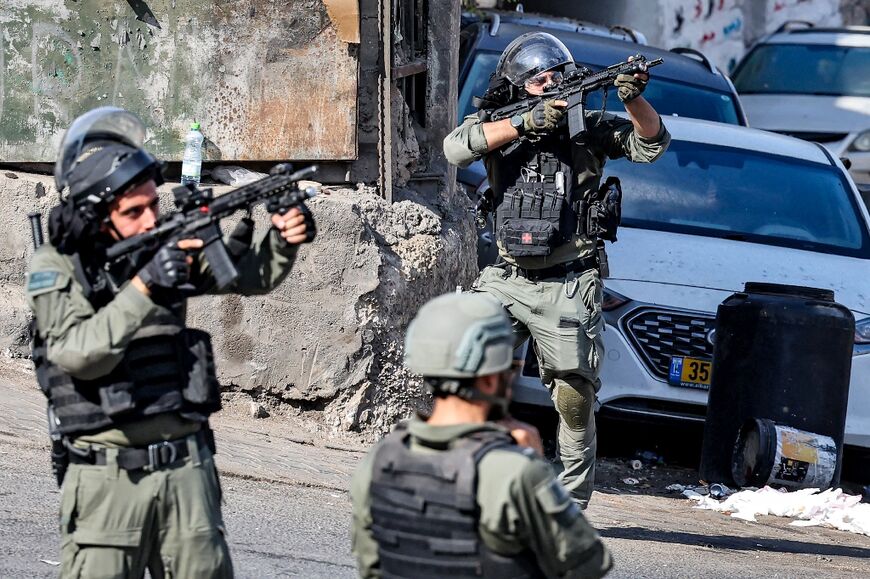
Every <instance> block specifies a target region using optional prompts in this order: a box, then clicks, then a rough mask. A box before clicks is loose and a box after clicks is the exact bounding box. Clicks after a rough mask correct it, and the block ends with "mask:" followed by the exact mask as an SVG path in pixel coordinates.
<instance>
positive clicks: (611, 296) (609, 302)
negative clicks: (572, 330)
mask: <svg viewBox="0 0 870 579" xmlns="http://www.w3.org/2000/svg"><path fill="white" fill-rule="evenodd" d="M630 301H631V300H630V299H629V298H627V297H625V296H623V295H620V294H618V293H616V292H615V291H613V290H609V289H606V288H605V289H604V291H603V292H602V300H601V309H602V310H604V311H605V312H610V311H612V310H615V309H616V308H618V307H621V306H624V305H625V304H627V303H628V302H630ZM868 321H870V320H868ZM868 343H870V342H868Z"/></svg>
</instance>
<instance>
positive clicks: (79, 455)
mask: <svg viewBox="0 0 870 579" xmlns="http://www.w3.org/2000/svg"><path fill="white" fill-rule="evenodd" d="M206 430H207V429H203V430H200V431H199V432H197V433H196V434H192V435H191V436H193V437H194V438H196V446H197V448H198V449H201V448H204V447H208V448H210V449H211V450H212V452H214V442H212V440H213V438H212V437H211V436H210V435H208V434H206V432H205V431H206ZM209 434H210V431H209ZM188 438H189V437H185V438H179V439H177V440H164V441H161V442H155V443H154V444H149V445H148V446H142V447H125V448H119V449H118V458H117V461H118V466H119V467H121V468H123V469H124V470H128V471H132V470H144V471H145V472H152V471H155V470H159V469H161V468H163V467H166V466H169V465H171V464H173V463H175V462H178V461H180V460H182V459H184V458H187V457H188V456H189V455H190V447H189V446H188V444H187V439H188ZM69 458H70V462H71V463H74V464H90V465H95V466H105V465H106V448H105V447H94V446H91V447H89V448H88V449H87V450H85V449H81V448H76V447H73V446H70V452H69Z"/></svg>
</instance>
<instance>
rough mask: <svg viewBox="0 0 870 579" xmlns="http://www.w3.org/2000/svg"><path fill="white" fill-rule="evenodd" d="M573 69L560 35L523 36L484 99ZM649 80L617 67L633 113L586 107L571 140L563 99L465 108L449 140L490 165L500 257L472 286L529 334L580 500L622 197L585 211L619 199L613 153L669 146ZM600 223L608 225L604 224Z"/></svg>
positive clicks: (586, 489) (459, 152)
mask: <svg viewBox="0 0 870 579" xmlns="http://www.w3.org/2000/svg"><path fill="white" fill-rule="evenodd" d="M571 65H573V58H572V56H571V54H570V52H569V51H568V49H567V48H566V47H565V45H564V44H562V42H560V41H559V40H558V39H557V38H555V37H554V36H552V35H550V34H547V33H540V32H535V33H528V34H524V35H522V36H520V37H518V38H517V39H516V40H514V41H513V42H512V43H511V44H510V45H508V47H507V48H506V49H505V51H504V53H503V54H502V56H501V59H500V60H499V63H498V66H497V69H496V72H495V75H494V78H493V82H492V83H491V87H490V91H489V92H488V95H490V94H496V92H498V94H502V95H504V94H508V95H510V96H509V98H510V99H520V98H527V97H528V96H533V95H539V94H543V93H544V92H546V91H549V90H552V89H553V88H555V87H556V86H558V84H559V83H560V82H561V80H562V73H563V71H564V70H565V68H566V67H568V66H571ZM648 78H649V77H648V75H647V74H646V73H642V74H635V75H633V76H632V75H619V77H617V79H616V81H615V84H616V86H617V87H618V94H619V98H620V99H621V100H622V102H623V103H625V109H626V111H627V112H628V119H623V118H620V117H617V116H615V115H612V114H609V113H603V112H600V111H587V112H586V127H587V130H586V131H584V132H583V133H581V134H580V136H579V137H577V139H575V140H573V141H572V140H571V139H570V138H569V135H568V130H567V123H566V122H565V118H564V108H565V106H566V105H567V103H566V102H565V101H559V100H545V101H542V102H541V103H539V104H538V105H537V106H535V107H534V108H533V109H532V110H530V111H528V112H526V113H525V114H522V115H516V116H514V117H513V118H509V119H503V120H500V121H494V122H483V121H481V119H480V118H479V116H478V115H469V116H468V117H467V118H466V119H465V121H464V122H463V123H462V125H460V126H459V127H458V128H456V129H455V130H454V131H453V132H452V133H450V134H449V135H448V136H447V137H446V138H445V140H444V153H445V155H446V157H447V159H448V161H450V162H451V163H453V164H455V165H458V166H460V167H466V166H468V165H469V164H470V163H471V162H472V161H476V160H478V159H483V161H484V163H485V165H486V169H487V176H488V178H489V184H490V186H491V187H492V193H493V196H492V205H493V206H494V207H495V216H496V218H495V234H496V239H497V243H498V249H499V255H500V259H499V261H498V262H497V263H496V264H495V265H493V266H490V267H487V268H485V269H484V270H483V271H482V272H481V273H480V277H479V278H478V279H477V282H476V283H475V286H474V289H475V290H476V291H480V292H487V293H488V294H490V295H492V296H494V297H496V298H498V300H499V301H501V303H502V304H503V305H504V307H505V308H506V309H507V310H508V313H509V314H510V316H511V318H512V319H513V321H514V322H515V323H514V333H515V336H516V343H517V345H519V344H521V343H522V342H523V341H525V340H526V339H527V338H528V337H529V336H530V335H531V337H533V338H534V344H535V352H536V354H537V357H538V363H539V366H540V372H541V379H542V380H543V382H544V384H545V385H546V386H547V388H548V389H549V390H550V394H551V396H552V398H553V401H554V404H555V407H556V409H557V410H558V412H559V416H560V420H559V433H558V443H559V453H560V456H561V459H562V464H563V466H564V471H563V472H562V474H561V475H560V478H561V480H562V482H563V484H564V485H565V486H566V488H567V489H568V490H569V492H570V493H571V496H572V497H573V498H574V500H575V501H577V503H578V504H579V505H580V506H581V508H586V505H587V504H588V502H589V498H590V497H591V496H592V486H593V479H594V473H595V448H596V435H595V415H594V413H593V409H594V403H595V395H596V392H597V391H598V389H599V387H600V381H599V373H600V365H601V361H602V356H603V341H602V338H601V335H600V334H601V331H602V329H603V327H604V322H603V320H602V317H601V300H602V281H601V280H602V277H606V273H605V274H603V275H602V274H601V272H600V270H604V269H606V255H605V253H604V241H603V239H604V238H607V239H611V240H612V239H615V233H616V232H615V224H616V223H618V204H616V203H613V204H612V205H611V204H605V205H600V206H599V207H597V208H596V213H595V216H596V217H597V218H599V219H597V220H596V223H597V225H596V226H595V230H594V231H593V230H590V223H591V222H592V221H593V220H592V218H591V211H590V207H591V206H592V202H593V200H597V199H601V198H606V199H610V200H612V199H613V198H614V197H613V196H612V195H607V189H608V188H609V187H610V186H611V185H610V183H607V182H605V185H604V186H603V187H602V186H601V180H602V172H603V168H604V164H605V161H606V159H607V158H611V159H615V158H620V157H626V158H628V159H629V160H631V161H634V162H637V163H650V162H652V161H654V160H656V159H657V158H658V157H659V156H661V155H662V153H664V151H665V149H666V148H667V145H668V143H669V142H670V136H669V134H668V132H667V130H666V129H665V126H664V124H663V123H662V121H661V119H660V117H659V115H658V114H657V113H656V112H655V110H653V108H652V106H650V104H649V103H648V102H647V101H645V100H644V98H643V97H642V96H640V95H641V93H642V92H643V90H644V87H645V86H646V84H647V81H648ZM493 89H500V91H495V90H493ZM488 95H485V97H484V101H485V102H486V99H487V96H488ZM498 104H499V105H502V104H508V103H507V102H504V103H498ZM598 209H602V210H603V211H598ZM602 224H605V227H604V228H603V229H605V231H600V230H599V229H598V226H600V225H602Z"/></svg>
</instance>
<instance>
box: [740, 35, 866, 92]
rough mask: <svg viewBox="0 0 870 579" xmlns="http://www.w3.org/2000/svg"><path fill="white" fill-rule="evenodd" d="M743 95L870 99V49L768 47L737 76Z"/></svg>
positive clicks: (748, 60)
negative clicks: (829, 96)
mask: <svg viewBox="0 0 870 579" xmlns="http://www.w3.org/2000/svg"><path fill="white" fill-rule="evenodd" d="M733 81H734V86H735V88H736V89H737V92H738V93H740V94H764V93H770V94H815V95H831V96H859V97H870V47H868V48H862V47H850V46H826V45H812V44H807V45H804V44H765V45H761V46H758V47H756V48H755V50H753V51H752V52H751V53H750V54H749V56H747V57H746V59H745V60H744V61H743V63H741V65H740V66H739V68H738V69H737V70H736V71H735V72H734V77H733Z"/></svg>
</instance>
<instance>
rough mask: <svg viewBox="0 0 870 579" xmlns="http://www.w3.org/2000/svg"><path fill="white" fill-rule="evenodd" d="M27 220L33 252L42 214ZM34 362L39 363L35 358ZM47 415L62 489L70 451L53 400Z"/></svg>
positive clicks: (53, 465) (32, 331) (39, 243)
mask: <svg viewBox="0 0 870 579" xmlns="http://www.w3.org/2000/svg"><path fill="white" fill-rule="evenodd" d="M27 218H28V219H29V220H30V236H31V237H32V238H33V251H36V250H37V249H39V248H40V247H41V246H42V244H43V243H45V237H44V236H43V235H42V214H41V213H40V212H39V211H34V212H32V213H28V214H27ZM30 336H31V339H32V340H34V341H36V340H38V339H39V338H38V337H37V335H36V320H31V322H30ZM34 362H38V361H37V360H36V359H35V358H34ZM37 372H38V371H37ZM46 414H47V418H48V437H49V439H50V440H51V472H53V473H54V479H55V480H56V481H57V486H58V487H60V485H61V484H63V479H64V477H65V476H66V471H67V468H68V467H69V451H68V450H67V447H66V443H65V442H64V440H63V435H62V434H61V433H60V430H59V428H58V424H59V423H58V420H57V415H55V412H54V406H52V404H51V400H49V401H48V403H47V407H46Z"/></svg>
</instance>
